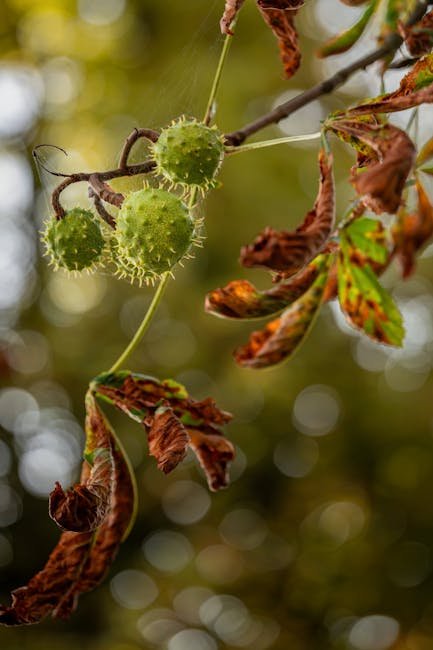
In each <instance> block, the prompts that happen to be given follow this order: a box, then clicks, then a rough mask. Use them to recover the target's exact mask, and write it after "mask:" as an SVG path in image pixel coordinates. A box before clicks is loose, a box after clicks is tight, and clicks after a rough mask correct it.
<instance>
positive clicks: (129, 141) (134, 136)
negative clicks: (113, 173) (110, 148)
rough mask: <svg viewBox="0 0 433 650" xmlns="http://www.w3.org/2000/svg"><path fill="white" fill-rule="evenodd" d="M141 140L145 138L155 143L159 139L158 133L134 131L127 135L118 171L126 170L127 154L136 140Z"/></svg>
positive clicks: (143, 130) (145, 130)
mask: <svg viewBox="0 0 433 650" xmlns="http://www.w3.org/2000/svg"><path fill="white" fill-rule="evenodd" d="M141 138H146V139H147V140H150V141H151V142H157V140H158V138H159V133H158V131H154V130H153V129H134V130H133V131H132V133H130V134H129V135H128V137H127V138H126V140H125V144H124V145H123V149H122V153H121V154H120V160H119V168H120V169H126V168H127V167H128V157H129V154H130V153H131V149H132V147H133V146H134V144H135V143H136V142H137V140H140V139H141Z"/></svg>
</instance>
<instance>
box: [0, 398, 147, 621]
mask: <svg viewBox="0 0 433 650" xmlns="http://www.w3.org/2000/svg"><path fill="white" fill-rule="evenodd" d="M86 406H87V418H88V424H89V426H90V427H91V429H92V433H93V434H94V435H95V437H96V439H99V438H100V436H101V435H102V437H103V438H105V435H106V431H107V430H108V431H109V432H111V428H110V426H109V424H108V422H107V420H106V419H105V417H104V415H103V414H102V412H101V411H100V409H99V408H98V406H97V405H96V403H95V401H94V399H93V397H92V396H91V395H88V396H87V399H86ZM110 438H111V445H112V450H111V451H112V458H113V467H114V472H113V473H114V480H113V481H112V489H111V494H110V509H109V512H108V514H107V516H106V517H105V519H104V521H103V523H102V525H101V526H100V527H99V528H98V529H97V530H96V531H89V532H85V533H77V532H65V533H63V534H62V535H61V537H60V539H59V542H58V544H57V546H56V547H55V548H54V550H53V551H52V553H51V555H50V557H49V558H48V561H47V563H46V565H45V567H44V568H43V569H42V570H41V571H39V572H38V573H37V574H36V575H35V576H33V578H31V579H30V580H29V582H28V583H27V585H26V586H24V587H20V588H19V589H15V590H14V591H13V592H12V604H11V606H10V607H0V624H3V625H30V624H33V623H38V622H39V621H41V620H42V619H43V618H45V617H46V616H48V615H49V614H51V615H52V616H53V617H54V618H66V617H67V616H69V615H70V614H71V613H72V612H73V611H74V609H75V607H76V605H77V600H78V597H79V595H80V594H82V593H84V592H85V591H89V590H90V589H92V588H93V587H95V586H96V585H97V584H99V582H100V581H101V580H102V578H103V577H104V575H105V573H106V572H107V570H108V568H109V566H110V564H111V562H112V560H113V559H114V556H115V554H116V552H117V549H118V546H119V544H120V542H121V541H122V540H123V539H124V537H125V535H126V533H127V531H128V530H129V527H130V525H131V521H132V519H133V517H134V513H135V486H134V482H133V479H132V475H131V473H130V469H129V466H128V465H127V462H126V460H125V456H124V454H123V452H122V450H121V449H120V448H119V446H118V443H117V442H116V440H115V437H114V434H113V433H112V432H111V435H110ZM87 471H88V470H84V473H86V472H87Z"/></svg>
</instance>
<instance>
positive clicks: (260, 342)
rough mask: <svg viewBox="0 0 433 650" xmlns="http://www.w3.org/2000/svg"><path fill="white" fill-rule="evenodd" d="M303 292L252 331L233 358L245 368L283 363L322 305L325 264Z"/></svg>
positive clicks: (298, 344) (326, 273)
mask: <svg viewBox="0 0 433 650" xmlns="http://www.w3.org/2000/svg"><path fill="white" fill-rule="evenodd" d="M329 263H330V262H329V260H328V262H327V265H326V270H325V271H323V272H322V273H321V274H320V275H319V276H318V278H317V279H316V280H315V282H314V283H313V285H312V286H311V287H310V288H309V289H308V291H306V293H305V294H304V295H303V296H302V297H301V298H299V299H298V300H297V301H296V302H294V303H293V304H292V305H291V306H290V307H289V308H288V309H287V310H286V311H285V312H283V314H282V315H281V316H280V318H277V319H276V320H273V321H271V322H270V323H268V325H266V327H265V328H264V329H262V330H259V331H257V332H253V333H252V334H251V336H250V339H249V341H248V343H247V344H246V345H244V346H242V347H239V348H238V349H237V350H236V351H235V359H236V361H237V363H238V364H239V365H241V366H244V367H248V368H255V369H256V368H268V367H269V366H274V365H276V364H279V363H281V362H283V361H286V360H287V359H288V358H289V357H290V356H291V355H292V354H293V353H294V352H295V351H296V350H297V349H298V348H299V346H300V344H301V343H302V342H303V340H304V339H305V337H306V336H307V334H308V332H309V330H310V329H311V327H312V325H313V322H314V320H315V317H316V316H317V314H318V312H319V310H320V307H321V305H322V302H323V297H324V292H325V288H326V286H327V280H328V265H329Z"/></svg>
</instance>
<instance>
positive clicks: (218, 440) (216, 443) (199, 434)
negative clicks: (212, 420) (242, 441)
mask: <svg viewBox="0 0 433 650" xmlns="http://www.w3.org/2000/svg"><path fill="white" fill-rule="evenodd" d="M188 433H189V439H190V443H189V444H190V447H191V449H192V450H193V452H194V453H195V455H196V456H197V459H198V461H199V463H200V465H201V467H202V468H203V471H204V473H205V474H206V478H207V482H208V485H209V488H210V489H211V490H212V491H214V492H215V491H217V490H220V489H221V488H224V487H226V486H227V484H228V482H229V477H228V464H229V463H230V462H231V461H232V460H233V458H234V456H235V451H234V447H233V445H232V443H231V442H230V441H229V440H227V438H224V437H223V436H222V435H220V434H217V433H213V434H209V433H204V432H203V431H199V430H197V429H188Z"/></svg>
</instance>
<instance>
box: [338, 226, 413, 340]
mask: <svg viewBox="0 0 433 650" xmlns="http://www.w3.org/2000/svg"><path fill="white" fill-rule="evenodd" d="M356 253H357V251H356V248H354V247H353V244H352V243H351V242H350V240H349V239H348V238H347V236H346V235H345V233H344V232H343V233H342V234H341V251H340V255H339V261H338V297H339V300H340V305H341V309H342V310H343V313H344V314H345V316H346V318H347V320H348V321H349V323H350V324H351V325H353V326H354V327H356V328H357V329H361V330H362V331H363V332H364V333H365V334H367V336H369V337H370V338H371V339H373V340H374V341H376V342H377V343H386V344H388V345H395V346H399V347H400V346H401V345H402V344H403V338H404V327H403V323H402V317H401V314H400V312H399V310H398V308H397V307H396V305H395V303H394V301H393V299H392V297H391V296H390V294H389V293H388V292H387V291H386V290H385V289H384V288H383V287H382V286H381V285H380V283H379V281H378V279H377V276H376V274H375V273H374V271H373V269H372V268H371V266H370V265H369V264H363V263H361V264H360V262H359V257H357V254H356Z"/></svg>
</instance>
